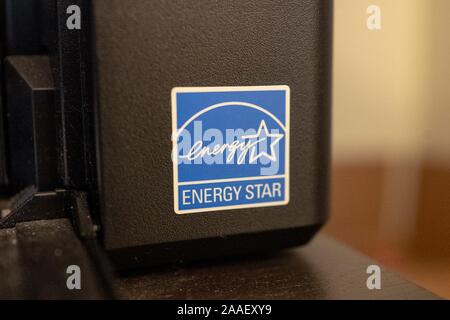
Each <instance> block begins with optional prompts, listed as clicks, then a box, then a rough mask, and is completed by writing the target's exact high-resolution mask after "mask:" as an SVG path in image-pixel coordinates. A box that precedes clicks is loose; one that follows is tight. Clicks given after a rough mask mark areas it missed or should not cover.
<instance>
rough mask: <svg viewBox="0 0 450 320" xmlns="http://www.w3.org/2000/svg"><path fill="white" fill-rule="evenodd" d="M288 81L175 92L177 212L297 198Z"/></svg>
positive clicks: (260, 204) (275, 203)
mask: <svg viewBox="0 0 450 320" xmlns="http://www.w3.org/2000/svg"><path fill="white" fill-rule="evenodd" d="M289 113H290V89H289V87H288V86H261V87H204V88H202V87H200V88H174V89H173V90H172V127H173V134H172V142H173V150H172V160H173V182H174V209H175V212H176V213H177V214H188V213H196V212H209V211H219V210H231V209H242V208H252V207H268V206H282V205H287V204H288V202H289Z"/></svg>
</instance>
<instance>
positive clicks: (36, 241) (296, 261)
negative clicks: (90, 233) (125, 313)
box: [0, 219, 438, 299]
mask: <svg viewBox="0 0 450 320" xmlns="http://www.w3.org/2000/svg"><path fill="white" fill-rule="evenodd" d="M71 264H76V265H78V266H80V268H81V270H82V272H83V273H82V274H83V279H82V283H83V284H82V290H79V291H76V290H74V291H70V290H68V289H67V287H66V279H67V277H68V275H67V273H66V268H67V266H68V265H71ZM372 264H376V263H375V262H373V261H371V260H370V259H368V258H366V257H364V256H361V255H360V254H358V253H357V252H355V251H353V250H352V249H349V248H348V247H345V246H344V245H342V244H340V243H338V242H337V241H335V240H332V239H330V238H327V237H326V236H323V235H319V236H318V237H316V238H315V240H313V242H312V243H311V244H310V245H308V246H306V247H302V248H297V249H292V250H288V251H284V252H281V253H278V254H272V255H265V256H258V257H247V258H240V259H238V258H234V259H227V260H222V261H215V262H209V263H197V264H194V265H190V266H176V267H174V266H172V267H165V268H160V269H147V270H145V271H144V272H143V271H141V272H140V273H134V274H128V275H127V276H123V275H122V276H121V277H116V278H114V277H111V278H112V279H110V282H112V284H113V287H115V289H116V290H115V291H116V294H115V296H118V297H119V298H123V299H438V297H437V296H435V295H433V294H432V293H430V292H428V291H426V290H424V289H422V288H420V287H419V286H417V285H415V284H412V283H411V282H408V281H406V280H404V279H402V278H400V277H399V276H398V275H395V274H393V273H391V272H389V271H387V270H385V269H382V275H381V285H382V289H381V290H374V291H371V290H368V289H367V287H366V280H367V277H368V275H367V274H366V269H367V267H368V266H369V265H372ZM102 279H103V276H102V274H101V273H99V272H98V270H97V269H96V268H95V267H94V266H93V264H92V260H90V258H89V254H88V253H87V251H86V246H84V245H83V244H82V243H81V242H80V240H79V239H78V238H77V237H76V235H75V233H74V231H73V229H72V226H71V224H70V222H69V221H68V220H64V219H62V220H52V221H37V222H29V223H22V224H18V225H17V226H16V227H15V228H13V229H5V230H0V299H79V298H82V299H104V298H109V297H110V295H108V292H110V291H109V290H106V289H107V287H109V286H105V282H102ZM108 283H109V282H108Z"/></svg>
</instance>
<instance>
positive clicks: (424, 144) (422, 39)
mask: <svg viewBox="0 0 450 320" xmlns="http://www.w3.org/2000/svg"><path fill="white" fill-rule="evenodd" d="M370 5H377V6H379V7H380V8H381V30H369V29H368V28H367V25H366V22H367V19H368V17H369V14H368V13H367V11H366V10H367V8H368V7H369V6H370ZM449 14H450V1H449V0H377V1H375V0H372V1H367V0H335V39H334V88H333V90H334V99H333V100H334V101H333V112H334V120H333V139H334V141H333V143H334V146H333V159H334V160H333V186H332V187H333V192H332V219H331V221H330V223H329V225H328V226H327V228H326V232H328V233H329V234H331V235H332V236H334V237H335V238H338V239H340V240H343V241H344V242H346V243H348V244H349V245H350V246H353V247H355V248H357V249H359V250H361V251H363V252H364V253H365V254H367V255H369V256H372V257H374V258H376V259H378V260H379V261H381V262H382V263H383V264H384V265H385V266H387V267H388V268H391V269H393V270H396V271H398V272H401V273H402V274H403V275H405V276H406V277H408V278H410V279H411V280H413V281H415V282H416V283H418V284H420V285H422V286H424V287H426V288H428V289H430V290H432V291H434V292H436V293H438V294H440V295H443V296H445V297H447V298H450V18H449Z"/></svg>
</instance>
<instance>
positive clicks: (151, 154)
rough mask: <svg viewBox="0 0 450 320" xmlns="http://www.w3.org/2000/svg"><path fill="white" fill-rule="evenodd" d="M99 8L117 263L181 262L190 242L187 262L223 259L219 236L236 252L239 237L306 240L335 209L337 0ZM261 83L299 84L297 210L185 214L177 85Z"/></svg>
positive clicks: (105, 166)
mask: <svg viewBox="0 0 450 320" xmlns="http://www.w3.org/2000/svg"><path fill="white" fill-rule="evenodd" d="M93 4H94V9H95V13H94V17H95V24H96V54H97V72H98V77H97V78H98V113H99V128H98V133H99V145H98V155H99V159H100V161H99V166H100V174H101V175H100V182H101V184H100V188H101V189H100V190H101V199H100V200H101V215H102V222H103V229H102V230H103V242H104V246H105V248H106V249H107V250H110V251H111V252H113V253H115V254H113V256H114V257H115V259H116V261H121V262H122V263H121V264H122V265H127V263H128V264H130V265H131V264H132V263H133V258H135V257H138V256H139V253H141V257H140V258H141V261H140V263H143V264H145V263H148V262H150V263H151V262H152V260H158V262H164V260H173V259H176V257H174V255H173V254H172V253H173V252H176V251H177V249H179V248H181V247H180V244H181V243H183V242H186V244H185V246H183V252H184V254H183V257H180V259H181V258H187V259H189V258H198V257H204V256H208V255H215V254H217V252H216V250H217V248H216V247H215V245H214V243H215V242H213V241H210V242H208V239H216V240H217V239H222V241H221V242H220V243H221V250H222V251H221V252H224V253H226V254H233V252H238V251H240V250H239V249H238V247H239V241H229V242H227V239H228V237H230V239H231V238H234V237H238V239H240V241H243V240H245V241H249V239H252V237H254V239H257V238H258V235H259V238H262V239H264V241H251V242H250V243H251V246H244V247H248V248H246V249H245V250H242V251H245V252H247V251H255V250H265V248H267V246H268V244H269V243H270V244H271V246H273V247H282V246H285V245H286V246H287V245H294V244H300V243H304V242H306V241H307V240H308V239H309V238H310V237H311V236H312V235H313V233H314V232H307V230H311V229H312V230H314V231H316V230H317V229H318V228H319V226H320V225H321V224H323V223H324V222H325V221H326V218H327V215H328V174H329V133H330V61H331V59H330V56H331V52H330V51H331V49H330V48H331V15H332V3H331V1H322V0H286V1H273V0H258V1H255V0H252V1H248V0H245V1H242V0H223V1H209V0H167V1H162V0H161V1H146V0H95V1H93ZM256 85H288V86H290V88H291V159H290V163H291V177H290V179H291V201H290V203H289V205H288V206H285V207H271V208H258V209H245V210H244V209H243V210H233V211H223V212H210V213H198V214H188V215H182V216H180V215H176V214H175V213H174V211H173V187H172V175H173V173H172V162H171V140H170V139H171V101H170V92H171V89H172V88H174V87H192V86H256ZM295 232H298V236H297V238H296V239H297V240H293V239H295V236H294V237H293V236H292V235H293V234H295ZM261 235H263V237H261ZM242 236H244V237H242ZM195 240H198V241H195ZM188 241H189V242H188ZM188 243H190V244H188ZM227 243H228V247H227ZM199 246H201V250H199ZM127 249H132V250H133V251H132V252H133V254H130V252H131V251H129V250H127ZM219 251H220V250H219ZM127 253H128V254H127ZM165 253H166V254H165ZM208 253H209V254H208ZM219 254H220V252H219ZM155 255H158V256H157V257H156V258H155ZM122 258H123V260H121V259H122ZM144 260H146V261H144Z"/></svg>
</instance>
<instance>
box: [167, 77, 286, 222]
mask: <svg viewBox="0 0 450 320" xmlns="http://www.w3.org/2000/svg"><path fill="white" fill-rule="evenodd" d="M281 90H284V91H285V93H286V124H285V127H286V131H285V134H286V136H285V139H286V140H285V173H284V175H280V176H258V177H247V178H235V179H234V178H231V179H222V180H219V179H218V180H205V181H193V182H189V185H190V184H192V185H194V184H202V183H211V182H225V181H230V182H231V181H246V180H257V179H271V178H284V179H285V187H284V193H285V195H284V198H285V200H284V201H277V202H263V203H251V204H238V205H232V206H223V207H210V208H201V209H192V210H179V203H178V186H179V185H180V183H179V181H178V143H177V142H178V136H177V135H176V136H174V137H173V139H172V152H173V156H172V158H173V159H172V162H173V196H174V211H175V213H176V214H180V215H182V214H191V213H200V212H211V211H224V210H236V209H245V208H258V207H259V208H261V207H275V206H286V205H288V204H289V200H290V185H289V183H290V174H289V163H290V135H291V133H290V129H291V123H290V120H291V119H290V113H291V89H290V87H289V86H287V85H273V86H248V87H245V86H244V87H242V86H240V87H175V88H173V89H172V92H171V97H172V134H175V132H177V131H178V128H177V120H178V119H177V94H178V93H193V92H236V91H281ZM182 184H183V183H182ZM182 184H181V185H182Z"/></svg>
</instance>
